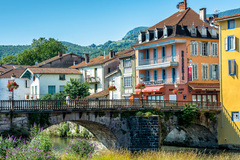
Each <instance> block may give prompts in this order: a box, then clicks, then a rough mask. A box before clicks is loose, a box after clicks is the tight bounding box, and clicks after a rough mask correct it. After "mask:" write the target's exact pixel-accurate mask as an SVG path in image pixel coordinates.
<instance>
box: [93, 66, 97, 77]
mask: <svg viewBox="0 0 240 160" xmlns="http://www.w3.org/2000/svg"><path fill="white" fill-rule="evenodd" d="M94 76H95V77H97V68H94Z"/></svg>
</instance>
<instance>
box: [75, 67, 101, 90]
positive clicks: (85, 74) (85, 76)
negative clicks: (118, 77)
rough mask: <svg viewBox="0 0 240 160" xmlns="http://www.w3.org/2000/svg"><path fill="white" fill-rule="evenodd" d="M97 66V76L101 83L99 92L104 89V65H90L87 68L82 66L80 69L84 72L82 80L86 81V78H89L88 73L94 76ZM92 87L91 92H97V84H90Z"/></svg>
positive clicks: (98, 84)
mask: <svg viewBox="0 0 240 160" xmlns="http://www.w3.org/2000/svg"><path fill="white" fill-rule="evenodd" d="M95 68H97V77H99V78H100V83H97V86H98V89H97V92H100V91H103V90H104V78H103V75H104V73H103V67H102V66H90V67H85V68H80V69H79V71H80V72H82V75H83V76H82V80H83V82H85V79H86V78H87V75H89V76H90V77H94V76H95V74H94V71H95ZM90 87H91V89H90V90H89V92H90V94H94V93H95V84H90Z"/></svg>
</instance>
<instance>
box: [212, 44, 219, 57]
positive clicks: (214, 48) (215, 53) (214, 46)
mask: <svg viewBox="0 0 240 160" xmlns="http://www.w3.org/2000/svg"><path fill="white" fill-rule="evenodd" d="M212 56H213V57H217V56H218V43H216V42H213V43H212Z"/></svg>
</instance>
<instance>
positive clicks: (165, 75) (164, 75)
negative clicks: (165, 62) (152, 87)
mask: <svg viewBox="0 0 240 160" xmlns="http://www.w3.org/2000/svg"><path fill="white" fill-rule="evenodd" d="M166 72H167V71H166V69H162V80H163V83H166V79H167V73H166Z"/></svg>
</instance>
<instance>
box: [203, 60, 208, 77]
mask: <svg viewBox="0 0 240 160" xmlns="http://www.w3.org/2000/svg"><path fill="white" fill-rule="evenodd" d="M208 66H209V65H208V63H202V80H208V79H209V67H208ZM204 67H205V68H204ZM206 67H207V69H206ZM205 71H206V75H205V76H204V74H205Z"/></svg>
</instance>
